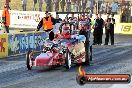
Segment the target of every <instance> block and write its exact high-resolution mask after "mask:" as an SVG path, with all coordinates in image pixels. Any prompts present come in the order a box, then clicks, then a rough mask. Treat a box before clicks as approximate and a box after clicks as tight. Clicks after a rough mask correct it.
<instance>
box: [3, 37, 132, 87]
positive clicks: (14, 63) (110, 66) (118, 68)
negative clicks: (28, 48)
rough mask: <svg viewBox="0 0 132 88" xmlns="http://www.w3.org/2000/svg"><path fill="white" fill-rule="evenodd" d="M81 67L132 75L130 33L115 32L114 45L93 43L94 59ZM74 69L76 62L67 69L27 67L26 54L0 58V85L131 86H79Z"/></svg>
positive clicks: (95, 71)
mask: <svg viewBox="0 0 132 88" xmlns="http://www.w3.org/2000/svg"><path fill="white" fill-rule="evenodd" d="M104 37H105V36H104ZM104 37H103V41H104ZM91 39H92V37H91ZM83 68H84V69H85V70H86V72H87V73H88V74H130V75H132V35H115V45H114V46H111V45H108V46H104V45H100V46H99V45H96V46H93V61H92V63H91V65H90V66H83ZM77 71H78V66H74V67H72V68H71V69H70V70H65V68H64V67H63V66H61V67H57V68H54V69H51V68H47V67H42V68H35V67H33V69H32V70H31V71H28V70H27V68H26V65H25V55H23V56H18V57H10V58H3V59H1V60H0V88H132V82H131V83H129V84H85V85H84V86H80V85H78V84H77V82H76V74H77Z"/></svg>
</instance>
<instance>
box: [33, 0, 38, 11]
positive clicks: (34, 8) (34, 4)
mask: <svg viewBox="0 0 132 88" xmlns="http://www.w3.org/2000/svg"><path fill="white" fill-rule="evenodd" d="M36 4H37V0H33V11H36Z"/></svg>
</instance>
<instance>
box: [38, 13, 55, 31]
mask: <svg viewBox="0 0 132 88" xmlns="http://www.w3.org/2000/svg"><path fill="white" fill-rule="evenodd" d="M45 15H46V17H43V18H42V20H41V21H40V22H39V24H38V26H37V31H39V29H40V28H41V27H43V28H44V31H45V32H49V31H51V30H52V29H53V25H55V19H54V18H53V17H51V16H49V13H48V11H46V12H45Z"/></svg>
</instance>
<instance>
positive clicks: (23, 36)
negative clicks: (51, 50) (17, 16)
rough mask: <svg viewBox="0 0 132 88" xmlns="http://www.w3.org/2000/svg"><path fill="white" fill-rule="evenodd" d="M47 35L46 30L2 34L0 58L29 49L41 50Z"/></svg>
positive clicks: (0, 38) (0, 36) (22, 52)
mask: <svg viewBox="0 0 132 88" xmlns="http://www.w3.org/2000/svg"><path fill="white" fill-rule="evenodd" d="M47 36H48V35H47V34H46V33H45V32H29V33H17V34H8V35H6V34H1V35H0V58H3V57H8V56H14V55H21V54H24V53H26V52H27V51H28V50H34V51H40V50H42V49H43V46H44V40H45V39H46V38H47Z"/></svg>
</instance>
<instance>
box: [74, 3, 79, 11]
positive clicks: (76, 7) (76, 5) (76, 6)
mask: <svg viewBox="0 0 132 88" xmlns="http://www.w3.org/2000/svg"><path fill="white" fill-rule="evenodd" d="M74 11H75V12H79V6H78V1H75V4H74Z"/></svg>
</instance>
